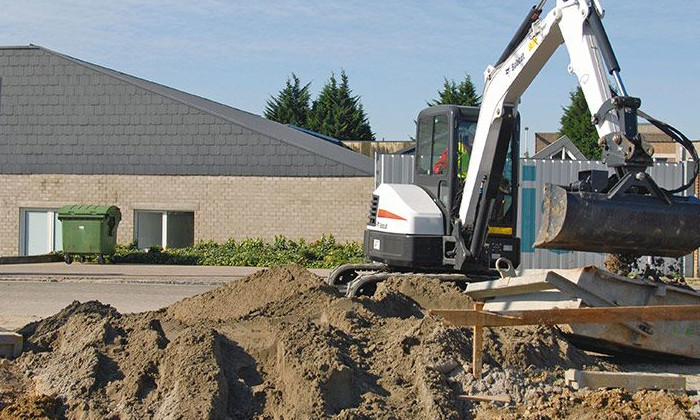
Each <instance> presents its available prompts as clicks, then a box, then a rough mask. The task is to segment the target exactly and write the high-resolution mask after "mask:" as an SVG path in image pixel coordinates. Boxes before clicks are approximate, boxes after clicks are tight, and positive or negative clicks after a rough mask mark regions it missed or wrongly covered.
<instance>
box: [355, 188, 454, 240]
mask: <svg viewBox="0 0 700 420" xmlns="http://www.w3.org/2000/svg"><path fill="white" fill-rule="evenodd" d="M374 195H375V196H377V197H379V201H378V206H377V219H376V224H375V225H368V226H367V229H369V230H376V231H384V232H391V233H398V234H409V235H444V232H445V227H444V218H443V214H442V212H441V211H440V208H439V207H438V206H437V205H436V204H435V202H434V201H433V200H432V198H430V196H429V195H428V193H426V192H425V191H424V190H423V189H422V188H420V187H419V186H417V185H412V184H381V185H380V186H379V187H377V189H376V190H374Z"/></svg>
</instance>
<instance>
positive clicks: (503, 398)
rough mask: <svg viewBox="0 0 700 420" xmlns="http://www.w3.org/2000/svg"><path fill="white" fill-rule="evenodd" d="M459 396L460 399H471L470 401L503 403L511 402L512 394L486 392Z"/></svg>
mask: <svg viewBox="0 0 700 420" xmlns="http://www.w3.org/2000/svg"><path fill="white" fill-rule="evenodd" d="M457 398H459V399H460V400H470V401H480V402H482V401H483V402H502V403H506V404H508V403H510V401H511V400H510V396H509V395H505V394H501V395H485V394H474V395H459V396H458V397H457Z"/></svg>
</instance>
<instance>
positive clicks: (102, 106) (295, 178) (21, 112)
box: [0, 46, 374, 255]
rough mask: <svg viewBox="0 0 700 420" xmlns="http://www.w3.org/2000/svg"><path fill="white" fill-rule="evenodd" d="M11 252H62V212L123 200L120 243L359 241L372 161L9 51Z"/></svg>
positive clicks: (136, 85)
mask: <svg viewBox="0 0 700 420" xmlns="http://www.w3.org/2000/svg"><path fill="white" fill-rule="evenodd" d="M0 85H1V88H0V180H1V181H2V186H3V188H2V191H1V192H0V198H1V201H0V206H1V210H2V211H1V212H0V228H1V229H2V232H3V235H2V238H0V255H17V254H20V255H30V254H39V253H43V252H46V251H51V250H55V249H60V248H61V226H60V222H58V220H57V217H56V216H57V215H56V210H57V209H58V208H59V207H61V206H63V205H66V204H108V205H117V206H118V207H119V208H120V209H121V212H122V222H121V224H120V226H119V230H118V242H119V243H129V242H131V241H138V244H139V246H140V247H147V246H150V245H153V244H160V245H165V246H182V245H187V244H191V243H193V242H197V241H199V240H216V241H224V240H226V239H228V238H234V239H243V238H246V237H261V238H263V239H272V238H274V237H275V236H277V235H283V236H286V237H290V238H308V239H313V238H318V237H320V236H321V235H324V234H332V235H334V236H335V237H336V238H337V239H339V240H341V241H346V240H359V239H361V237H362V232H363V229H364V225H365V222H366V213H367V208H368V203H369V198H370V197H371V192H372V188H373V178H372V175H373V172H374V167H373V161H372V159H370V158H369V157H366V156H362V155H360V154H358V153H355V152H353V151H351V150H349V149H347V148H345V147H341V146H339V145H337V144H334V143H331V142H328V141H325V140H324V139H322V138H320V137H318V136H313V135H310V134H308V133H304V132H302V131H299V130H296V129H294V128H292V127H288V126H285V125H282V124H278V123H275V122H272V121H269V120H266V119H264V118H262V117H259V116H257V115H254V114H251V113H248V112H245V111H241V110H239V109H235V108H232V107H229V106H226V105H222V104H220V103H216V102H213V101H210V100H207V99H205V98H201V97H198V96H195V95H192V94H188V93H185V92H182V91H179V90H176V89H172V88H169V87H167V86H163V85H160V84H157V83H153V82H150V81H147V80H143V79H140V78H137V77H134V76H130V75H128V74H124V73H121V72H118V71H115V70H112V69H108V68H105V67H101V66H97V65H94V64H91V63H88V62H85V61H81V60H78V59H75V58H72V57H69V56H66V55H63V54H60V53H57V52H54V51H51V50H48V49H46V48H42V47H38V46H26V47H4V48H0Z"/></svg>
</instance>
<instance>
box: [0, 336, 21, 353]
mask: <svg viewBox="0 0 700 420" xmlns="http://www.w3.org/2000/svg"><path fill="white" fill-rule="evenodd" d="M23 344H24V337H22V335H21V334H17V333H14V332H10V331H0V357H2V358H5V359H15V358H17V357H19V355H20V354H22V346H23Z"/></svg>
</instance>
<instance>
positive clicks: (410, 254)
mask: <svg viewBox="0 0 700 420" xmlns="http://www.w3.org/2000/svg"><path fill="white" fill-rule="evenodd" d="M545 3H546V0H543V1H541V2H540V3H539V4H538V5H536V6H534V7H533V8H532V9H531V10H529V11H528V13H527V16H526V17H525V19H524V21H523V22H522V24H521V25H520V27H519V29H518V30H517V32H516V33H515V35H514V36H513V38H512V39H511V41H510V43H509V44H508V46H507V47H506V49H505V50H504V51H503V53H502V55H501V56H500V58H499V59H498V61H497V62H496V64H495V65H492V66H488V67H487V68H486V71H485V73H484V77H485V87H484V91H483V95H482V103H481V106H480V107H464V106H453V105H440V106H433V107H430V108H428V109H425V110H423V111H422V112H420V114H419V115H418V120H417V135H416V151H415V167H414V182H413V184H409V185H399V184H381V185H379V187H377V189H376V190H375V191H374V193H373V196H372V202H371V209H370V216H369V222H368V224H367V227H366V230H365V233H364V250H365V254H366V257H367V258H368V259H369V260H371V261H372V263H371V264H348V265H344V266H341V267H338V268H337V269H336V270H334V271H333V272H332V273H331V275H330V276H329V278H328V282H329V284H333V285H335V286H336V287H338V288H340V289H341V290H343V291H345V293H346V294H347V295H348V296H353V295H355V294H357V293H360V292H361V291H362V290H365V291H366V288H368V287H372V286H373V285H374V284H375V283H376V282H378V281H382V280H383V279H386V278H387V277H388V276H390V275H394V274H395V273H408V272H412V273H425V274H427V275H430V276H437V277H439V278H441V279H447V280H452V279H458V278H463V277H465V276H467V275H468V276H469V278H470V279H472V278H476V277H478V276H489V275H491V276H493V275H495V274H496V272H497V271H498V272H501V273H503V272H506V273H511V274H514V269H513V267H517V266H518V265H519V259H520V240H519V238H517V237H516V227H517V220H516V219H517V214H516V213H517V211H516V210H515V209H516V208H517V202H516V200H517V191H516V188H517V186H518V179H517V175H518V166H517V165H518V151H519V128H520V127H519V121H520V120H519V114H518V104H519V102H520V97H521V95H522V94H523V93H524V92H525V90H526V89H527V88H528V86H529V85H530V83H531V82H532V81H533V79H534V78H535V76H537V74H538V73H539V72H540V71H541V69H542V68H543V66H544V65H545V63H546V62H547V61H548V60H549V59H550V57H551V56H552V54H553V53H554V52H555V51H556V50H557V48H558V47H559V46H560V45H561V44H564V45H565V46H566V49H567V51H568V54H569V58H570V64H569V67H568V70H569V72H571V73H572V74H574V75H575V76H576V78H577V80H578V83H579V85H580V86H581V89H582V90H583V93H584V95H585V98H586V101H587V103H588V106H589V108H590V111H591V115H592V116H593V117H592V122H593V124H594V125H595V128H596V130H597V132H598V135H599V138H600V140H599V145H600V146H601V147H602V151H603V161H604V162H605V163H606V164H607V166H608V168H609V169H610V171H585V172H581V173H580V174H579V177H578V178H579V179H578V181H577V182H575V183H572V184H570V185H567V186H558V185H547V187H546V188H545V194H544V197H545V199H544V203H543V211H544V214H543V217H542V224H541V226H540V230H539V233H538V236H537V239H536V243H535V246H536V247H541V248H555V249H566V250H575V251H591V252H608V253H631V254H639V255H654V256H669V257H678V256H682V255H685V254H688V253H691V252H692V251H693V250H695V249H697V248H698V247H700V200H698V199H696V198H694V197H685V196H680V195H679V193H681V192H682V191H684V190H685V189H687V188H689V187H690V186H691V185H692V184H693V182H694V181H695V178H696V177H697V168H698V165H697V162H698V155H697V152H696V151H695V149H694V147H693V145H692V143H691V142H690V141H689V140H688V138H687V137H685V136H684V135H683V134H682V133H681V132H680V131H678V130H676V129H675V128H673V127H671V126H670V125H668V124H666V123H663V122H661V121H659V120H656V119H654V118H651V117H650V116H648V115H646V114H645V113H643V112H642V111H641V110H640V105H641V101H640V99H639V98H636V97H633V96H630V95H628V93H627V89H626V87H625V85H624V84H623V80H622V78H621V76H620V65H619V63H618V61H617V59H616V57H615V53H614V52H613V48H612V46H611V44H610V41H609V39H608V36H607V34H606V31H605V28H604V27H603V24H602V21H601V20H602V18H603V17H604V12H603V9H602V7H601V5H600V3H599V1H598V0H557V1H556V5H555V6H554V7H553V8H552V9H551V10H550V11H549V12H548V13H547V14H546V15H545V16H544V17H542V12H543V7H544V5H545ZM611 86H614V88H612V87H611ZM638 117H642V118H644V119H646V120H648V121H649V122H650V123H651V124H653V125H655V126H656V127H658V128H659V129H660V130H661V131H663V132H664V133H666V134H668V135H669V136H670V137H671V138H673V139H674V140H675V141H677V142H679V143H680V144H681V145H682V146H683V147H684V148H685V149H687V151H688V153H689V156H691V157H692V159H693V160H694V161H695V162H696V165H695V168H696V169H695V174H694V176H693V177H692V178H691V179H690V180H689V181H688V182H687V183H686V184H685V185H681V186H679V187H678V188H676V189H674V190H665V189H663V188H661V187H659V186H658V185H657V184H656V182H654V180H653V179H652V177H651V176H650V175H649V173H647V168H649V167H650V166H652V164H653V160H652V154H653V148H652V147H651V146H650V145H649V144H648V143H647V142H646V141H645V139H644V138H643V137H642V136H641V134H640V133H639V132H638V131H637V119H638ZM464 150H467V151H468V153H469V156H468V157H467V158H465V156H464V155H463V151H464ZM467 164H468V166H467V167H465V165H467ZM470 281H471V280H470Z"/></svg>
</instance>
